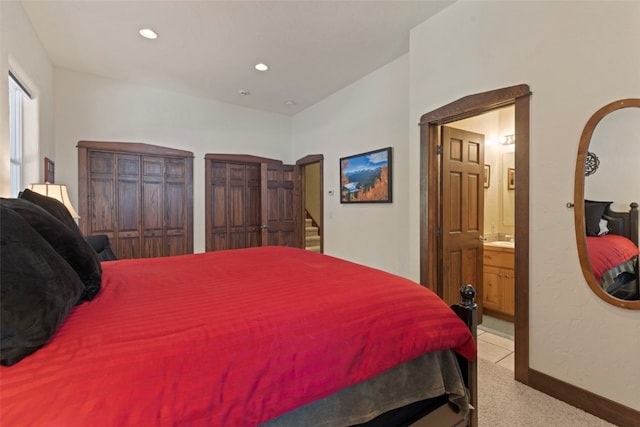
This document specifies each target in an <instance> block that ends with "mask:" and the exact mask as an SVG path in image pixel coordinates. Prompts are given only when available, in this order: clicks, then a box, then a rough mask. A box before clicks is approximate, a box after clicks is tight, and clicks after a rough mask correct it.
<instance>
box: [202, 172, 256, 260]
mask: <svg viewBox="0 0 640 427" xmlns="http://www.w3.org/2000/svg"><path fill="white" fill-rule="evenodd" d="M208 176H209V177H208V181H209V189H208V190H207V191H208V195H207V200H208V201H207V211H208V212H209V214H208V215H207V250H208V251H217V250H224V249H240V248H248V247H254V246H260V245H261V230H260V225H261V221H262V212H261V208H260V196H261V194H260V193H261V186H260V183H261V169H260V164H258V163H230V162H223V161H220V162H216V161H211V162H209V171H208Z"/></svg>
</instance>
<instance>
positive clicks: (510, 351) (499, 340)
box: [478, 329, 515, 371]
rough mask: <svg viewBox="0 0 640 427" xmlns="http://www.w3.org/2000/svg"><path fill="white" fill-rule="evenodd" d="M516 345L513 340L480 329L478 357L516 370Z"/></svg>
mask: <svg viewBox="0 0 640 427" xmlns="http://www.w3.org/2000/svg"><path fill="white" fill-rule="evenodd" d="M514 350H515V345H514V342H513V340H510V339H509V338H504V337H501V336H499V335H495V334H492V333H491V332H486V331H483V330H481V329H478V357H479V358H481V359H484V360H488V361H489V362H493V363H497V364H498V365H500V366H502V367H504V368H507V369H510V370H512V371H513V370H514V364H515V354H514Z"/></svg>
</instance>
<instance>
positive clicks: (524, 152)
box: [420, 84, 531, 384]
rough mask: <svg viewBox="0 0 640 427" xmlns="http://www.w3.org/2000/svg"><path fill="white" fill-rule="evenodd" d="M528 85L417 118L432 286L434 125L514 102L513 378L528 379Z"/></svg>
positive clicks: (423, 258) (426, 279)
mask: <svg viewBox="0 0 640 427" xmlns="http://www.w3.org/2000/svg"><path fill="white" fill-rule="evenodd" d="M530 96H531V92H530V90H529V86H528V85H526V84H521V85H517V86H511V87H506V88H502V89H497V90H492V91H488V92H483V93H479V94H475V95H469V96H466V97H464V98H460V99H459V100H457V101H454V102H452V103H450V104H447V105H445V106H443V107H440V108H438V109H436V110H433V111H431V112H429V113H426V114H424V115H422V117H421V118H420V212H421V213H420V282H421V283H422V284H423V285H424V286H427V287H430V288H432V289H434V290H435V288H437V283H438V281H437V280H438V274H439V272H438V265H439V257H441V256H442V255H441V251H440V250H439V248H438V244H439V243H438V240H439V239H438V238H437V235H436V228H437V226H438V224H439V223H440V218H439V212H440V209H439V206H438V204H439V200H440V189H439V184H440V181H439V159H438V154H437V151H436V149H437V145H438V138H439V136H438V127H439V126H440V125H444V124H447V123H451V122H455V121H458V120H461V119H466V118H468V117H472V116H477V115H480V114H483V113H486V112H488V111H491V110H495V109H498V108H502V107H505V106H508V105H514V106H515V137H516V141H518V142H517V144H516V152H515V164H516V170H517V171H518V174H517V175H516V202H515V224H516V225H515V230H516V232H515V235H516V236H517V237H516V239H517V242H518V244H517V245H516V248H515V275H516V285H515V295H516V296H515V378H516V380H518V381H520V382H522V383H524V384H528V382H529V101H530Z"/></svg>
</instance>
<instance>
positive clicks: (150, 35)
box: [139, 28, 158, 40]
mask: <svg viewBox="0 0 640 427" xmlns="http://www.w3.org/2000/svg"><path fill="white" fill-rule="evenodd" d="M139 33H140V35H141V36H142V37H144V38H145V39H149V40H155V39H157V38H158V34H157V33H156V32H155V31H153V30H152V29H151V28H143V29H141V30H140V31H139Z"/></svg>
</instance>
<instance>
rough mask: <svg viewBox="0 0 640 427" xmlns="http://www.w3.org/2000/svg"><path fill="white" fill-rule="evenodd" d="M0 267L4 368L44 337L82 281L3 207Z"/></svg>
mask: <svg viewBox="0 0 640 427" xmlns="http://www.w3.org/2000/svg"><path fill="white" fill-rule="evenodd" d="M26 203H28V202H26ZM0 266H1V267H2V268H0V283H2V286H1V287H0V305H1V309H0V364H2V365H6V366H10V365H13V364H15V363H17V362H19V361H20V360H22V359H23V358H24V357H25V356H27V355H29V354H31V353H33V352H34V351H36V350H37V349H39V348H40V347H42V346H43V345H44V344H46V343H47V342H48V341H49V339H50V338H51V337H52V336H53V334H54V333H55V332H56V330H57V328H58V326H60V324H61V323H62V321H63V320H64V318H65V317H66V316H67V314H68V313H69V311H70V310H71V309H72V308H73V306H74V305H75V304H76V302H77V301H78V298H80V295H81V294H82V292H83V289H84V285H83V283H82V282H81V281H80V278H79V277H78V275H77V274H76V273H75V271H73V269H72V268H71V266H70V265H69V264H68V263H67V262H66V261H65V260H64V259H63V258H62V257H61V256H60V255H58V253H57V252H56V251H55V250H54V249H53V248H52V247H51V245H49V244H48V243H47V242H46V240H44V238H43V237H42V236H41V235H40V234H39V233H38V232H37V231H35V230H34V229H33V227H31V226H30V225H29V224H28V223H27V221H26V220H25V219H24V218H22V217H21V216H20V215H19V214H18V213H16V212H14V211H13V210H11V209H8V208H6V207H4V206H0Z"/></svg>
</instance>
